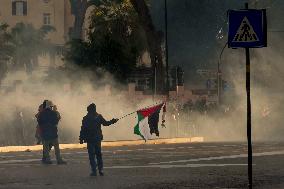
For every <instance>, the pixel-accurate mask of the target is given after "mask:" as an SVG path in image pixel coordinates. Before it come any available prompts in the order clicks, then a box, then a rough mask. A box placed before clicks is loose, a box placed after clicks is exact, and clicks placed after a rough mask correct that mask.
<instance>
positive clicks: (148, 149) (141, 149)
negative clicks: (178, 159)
mask: <svg viewBox="0 0 284 189" xmlns="http://www.w3.org/2000/svg"><path fill="white" fill-rule="evenodd" d="M151 150H153V149H150V148H145V149H143V148H139V149H137V151H151Z"/></svg>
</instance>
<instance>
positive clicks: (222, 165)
mask: <svg viewBox="0 0 284 189" xmlns="http://www.w3.org/2000/svg"><path fill="white" fill-rule="evenodd" d="M253 165H255V164H253ZM225 166H247V164H185V165H138V166H131V165H130V166H111V167H105V169H135V168H161V169H169V168H195V167H225Z"/></svg>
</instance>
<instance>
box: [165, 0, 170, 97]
mask: <svg viewBox="0 0 284 189" xmlns="http://www.w3.org/2000/svg"><path fill="white" fill-rule="evenodd" d="M165 55H166V77H167V78H166V92H167V96H168V97H169V92H170V89H169V88H170V86H169V60H168V58H169V54H168V7H167V0H165Z"/></svg>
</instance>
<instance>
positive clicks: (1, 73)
mask: <svg viewBox="0 0 284 189" xmlns="http://www.w3.org/2000/svg"><path fill="white" fill-rule="evenodd" d="M7 71H8V66H7V61H5V60H0V86H1V83H2V80H3V79H4V78H5V77H6V74H7Z"/></svg>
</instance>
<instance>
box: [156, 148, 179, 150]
mask: <svg viewBox="0 0 284 189" xmlns="http://www.w3.org/2000/svg"><path fill="white" fill-rule="evenodd" d="M159 149H160V150H175V149H176V148H159Z"/></svg>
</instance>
